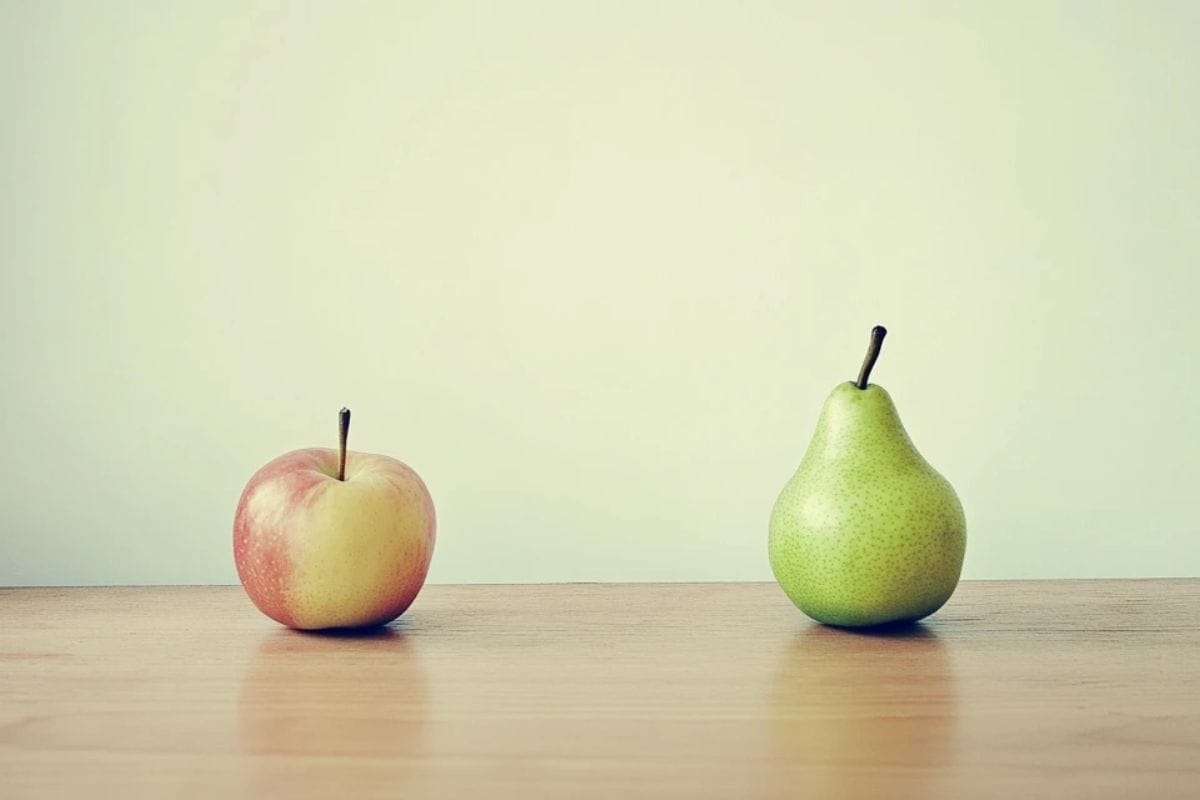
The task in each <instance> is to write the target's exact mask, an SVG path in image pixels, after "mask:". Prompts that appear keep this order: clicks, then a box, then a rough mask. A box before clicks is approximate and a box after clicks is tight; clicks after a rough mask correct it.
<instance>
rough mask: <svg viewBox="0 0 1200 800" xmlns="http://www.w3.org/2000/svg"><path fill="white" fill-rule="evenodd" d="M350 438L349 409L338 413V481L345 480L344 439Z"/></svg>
mask: <svg viewBox="0 0 1200 800" xmlns="http://www.w3.org/2000/svg"><path fill="white" fill-rule="evenodd" d="M348 438H350V409H348V408H343V409H342V410H341V411H339V412H338V442H339V444H338V476H337V478H338V480H339V481H344V480H346V439H348Z"/></svg>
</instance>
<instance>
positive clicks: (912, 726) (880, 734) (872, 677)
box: [767, 624, 958, 797]
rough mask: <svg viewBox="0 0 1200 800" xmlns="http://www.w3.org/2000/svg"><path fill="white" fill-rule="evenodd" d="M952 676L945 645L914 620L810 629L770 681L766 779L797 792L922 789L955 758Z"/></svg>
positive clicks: (884, 793) (897, 793) (783, 654)
mask: <svg viewBox="0 0 1200 800" xmlns="http://www.w3.org/2000/svg"><path fill="white" fill-rule="evenodd" d="M955 683H956V682H955V675H954V669H953V664H952V661H951V658H950V655H949V653H947V651H946V648H945V646H944V644H943V643H942V642H941V641H940V640H939V639H938V637H937V636H936V634H934V633H933V632H932V631H931V630H929V629H927V628H925V627H924V626H922V625H920V624H915V625H909V626H907V627H904V628H901V629H897V630H894V631H892V632H888V633H879V634H858V633H845V632H841V631H837V630H833V629H830V628H825V627H821V626H818V625H812V626H810V627H809V628H808V629H807V630H805V631H803V632H802V633H800V634H798V635H797V636H796V638H795V639H793V640H792V641H790V642H789V643H788V644H787V646H786V647H785V648H784V649H783V650H782V651H780V653H779V656H778V660H777V662H776V666H775V670H774V674H773V675H772V678H771V683H770V689H769V695H768V698H767V717H768V719H769V723H768V727H767V736H768V739H769V751H770V753H771V756H772V758H771V762H770V763H771V765H772V769H771V771H770V774H771V778H770V780H771V784H772V785H777V786H779V787H781V788H785V787H790V789H791V791H794V792H796V796H813V797H859V796H868V797H911V796H920V795H921V794H922V793H923V792H922V791H919V790H922V789H924V790H928V789H929V788H931V784H932V783H933V782H935V781H936V780H937V778H938V776H939V775H942V774H944V770H945V768H946V766H947V764H951V763H953V762H954V761H955V752H954V749H955V741H956V739H955V728H956V726H957V718H958V714H957V705H958V698H957V690H956V685H955Z"/></svg>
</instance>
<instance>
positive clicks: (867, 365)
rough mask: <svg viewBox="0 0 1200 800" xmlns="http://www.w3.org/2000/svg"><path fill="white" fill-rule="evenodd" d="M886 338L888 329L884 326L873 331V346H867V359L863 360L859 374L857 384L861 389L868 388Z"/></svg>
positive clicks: (877, 326)
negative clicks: (868, 382)
mask: <svg viewBox="0 0 1200 800" xmlns="http://www.w3.org/2000/svg"><path fill="white" fill-rule="evenodd" d="M885 336H887V328H885V327H883V326H882V325H876V326H875V327H874V328H872V329H871V344H870V345H868V346H867V357H866V358H864V359H863V364H862V369H861V370H859V372H858V383H856V384H855V386H857V387H858V388H859V389H866V388H867V379H868V378H870V377H871V370H872V369H873V368H874V367H875V362H876V361H877V360H878V359H879V351H880V350H881V349H882V348H883V337H885Z"/></svg>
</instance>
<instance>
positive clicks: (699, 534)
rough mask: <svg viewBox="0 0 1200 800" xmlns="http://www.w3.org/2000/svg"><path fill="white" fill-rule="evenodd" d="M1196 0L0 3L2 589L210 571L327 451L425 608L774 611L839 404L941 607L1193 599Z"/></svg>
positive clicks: (1199, 382)
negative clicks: (466, 596)
mask: <svg viewBox="0 0 1200 800" xmlns="http://www.w3.org/2000/svg"><path fill="white" fill-rule="evenodd" d="M1198 42H1200V4H1198V3H1188V2H1180V3H1174V4H1169V3H1150V2H1125V3H1092V2H1087V3H1076V4H1062V3H1050V2H1042V1H1041V0H1039V2H1032V3H1015V2H984V3H960V2H946V3H890V2H888V3H870V4H862V3H821V4H811V3H809V4H805V3H794V2H781V3H775V4H766V3H757V4H750V5H744V4H740V3H739V4H734V3H695V2H685V3H674V4H661V3H641V2H638V3H633V2H630V3H586V4H585V3H572V2H562V0H555V2H545V3H533V2H516V3H495V4H479V5H466V4H459V3H449V2H436V3H422V4H417V3H376V4H364V3H332V2H330V3H313V4H308V3H247V2H242V0H239V1H238V2H219V3H218V2H208V1H207V0H206V1H205V2H187V3H157V2H140V3H131V4H126V3H117V2H99V3H78V2H69V3H52V2H41V1H39V2H33V1H32V0H31V1H30V2H19V3H14V2H11V0H6V1H5V2H0V101H2V102H3V109H4V116H3V123H2V125H0V137H2V139H0V141H2V148H0V266H2V269H3V271H2V273H0V292H2V293H0V326H2V327H0V334H2V341H0V391H2V392H3V394H2V397H3V413H2V414H0V441H3V442H4V444H5V449H6V452H7V454H8V457H7V458H6V459H4V462H3V466H2V467H0V528H2V534H0V535H2V538H0V584H8V583H15V584H24V583H107V582H115V583H126V582H130V583H144V582H149V583H154V582H230V581H233V580H235V574H234V571H233V567H232V560H231V555H230V546H229V525H230V520H231V516H232V513H233V507H234V504H235V503H236V501H237V497H238V493H239V492H240V490H241V487H242V484H243V483H244V481H245V480H246V478H247V477H249V475H250V474H251V473H252V472H253V471H254V470H255V469H256V468H257V467H258V466H259V465H260V464H261V463H262V462H264V461H266V460H267V459H268V458H270V457H271V456H274V455H276V454H278V453H280V452H282V451H285V450H288V449H291V448H294V447H299V446H308V445H316V444H328V445H333V444H334V442H335V415H336V410H337V408H338V407H339V406H340V405H342V404H347V405H349V406H351V408H353V410H354V412H355V429H354V432H353V434H352V443H353V445H356V446H357V447H359V448H362V449H368V450H376V451H382V452H387V453H391V454H393V455H396V456H398V457H400V458H402V459H404V460H406V461H408V462H409V463H411V464H412V465H413V466H415V467H416V468H417V469H418V470H419V471H420V472H421V473H422V475H424V477H425V478H426V480H427V482H428V483H429V486H430V487H431V489H432V491H433V494H434V497H435V499H436V501H437V503H438V508H439V512H440V520H441V527H440V538H439V544H438V551H437V554H436V556H435V558H434V567H433V572H432V574H431V580H434V581H546V580H581V579H601V580H622V579H624V580H649V579H667V580H687V579H766V578H768V577H769V575H770V573H769V569H768V566H767V560H766V522H767V517H768V514H769V512H770V508H771V504H772V502H773V501H774V499H775V495H776V493H777V492H778V490H779V489H780V487H782V485H783V484H784V482H785V481H786V480H787V478H788V477H789V476H790V474H791V472H792V470H793V469H794V467H795V466H796V464H797V462H798V461H799V458H800V456H801V454H802V453H803V450H804V447H805V445H806V443H807V441H808V437H809V434H810V432H811V429H812V425H813V424H814V422H815V420H816V415H817V411H818V409H819V407H820V405H821V402H822V401H823V400H824V398H825V395H826V394H827V393H828V391H829V390H830V389H831V388H832V386H833V385H834V384H835V383H836V382H838V381H841V380H847V379H849V378H851V377H853V375H854V373H855V372H856V370H857V368H858V363H859V360H860V358H861V355H862V350H863V347H864V346H865V344H866V340H867V332H868V329H869V328H870V326H871V324H873V323H875V322H883V323H886V324H887V325H888V326H889V327H890V328H891V330H892V336H891V338H890V339H889V342H888V345H887V347H886V348H885V353H884V356H883V359H882V361H881V362H880V365H879V367H878V369H877V371H876V377H877V379H878V381H879V382H880V383H881V384H883V385H884V386H886V387H887V388H888V389H889V390H890V391H891V393H892V395H893V397H894V398H895V399H896V402H897V404H898V406H899V408H900V411H901V414H902V416H903V417H904V418H905V420H906V421H907V424H908V427H909V431H910V433H911V434H912V436H913V438H914V440H915V441H916V443H917V445H918V446H919V447H920V448H921V449H922V450H923V452H924V453H925V455H926V456H927V457H928V458H929V460H930V461H931V462H932V463H933V464H935V465H936V466H938V467H939V468H940V469H941V470H942V471H943V472H944V473H945V474H946V475H947V476H948V477H949V478H950V480H951V481H952V482H953V483H954V485H955V486H956V487H958V489H959V493H960V494H961V496H962V498H963V502H964V505H965V507H966V509H967V516H968V520H969V538H970V542H969V547H968V554H967V568H966V571H967V574H968V575H969V576H971V577H1018V576H1103V575H1132V576H1145V575H1196V574H1200V545H1197V537H1196V534H1197V532H1198V531H1197V522H1196V519H1197V516H1196V512H1195V497H1196V485H1195V481H1196V478H1197V476H1198V475H1200V465H1198V464H1197V460H1198V454H1200V411H1198V409H1200V401H1198V399H1197V398H1198V396H1200V378H1198V376H1197V372H1196V356H1197V352H1198V349H1200V348H1198V347H1197V344H1196V341H1197V337H1198V336H1200V323H1197V320H1196V316H1195V310H1194V309H1195V304H1196V297H1197V293H1198V291H1200V279H1198V278H1197V269H1198V268H1200V46H1198V45H1197V43H1198Z"/></svg>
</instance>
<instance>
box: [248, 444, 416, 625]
mask: <svg viewBox="0 0 1200 800" xmlns="http://www.w3.org/2000/svg"><path fill="white" fill-rule="evenodd" d="M337 472H338V453H337V452H336V451H334V450H328V449H324V448H310V449H306V450H295V451H293V452H290V453H285V454H284V455H282V456H279V457H278V458H276V459H274V460H273V461H271V462H269V463H267V464H266V465H264V466H263V467H262V468H261V469H260V470H259V471H258V472H256V473H254V475H253V477H251V478H250V481H249V482H248V483H247V484H246V488H245V489H244V490H243V491H242V497H241V500H239V502H238V506H237V512H236V514H235V515H234V521H233V554H234V561H235V562H236V563H237V570H238V577H239V578H240V579H241V581H242V585H243V586H244V587H245V588H246V593H247V594H249V595H250V599H251V600H253V601H254V604H255V605H256V606H258V608H259V610H261V611H262V612H263V613H264V614H266V615H267V616H268V617H270V618H271V619H274V620H276V621H277V622H280V623H282V624H284V625H287V626H288V627H291V628H299V629H303V630H315V629H321V628H360V627H369V626H374V625H383V624H385V623H388V622H391V621H392V620H394V619H395V618H396V617H398V616H400V615H401V614H403V613H404V611H405V610H406V609H407V608H408V607H409V605H411V604H412V602H413V600H414V599H416V596H417V593H418V592H420V591H421V587H422V586H423V585H424V584H425V576H426V575H427V574H428V572H429V562H430V559H431V558H432V557H433V545H434V540H435V538H436V531H437V521H436V518H435V514H434V510H433V499H432V498H431V497H430V496H429V490H428V489H426V488H425V484H424V483H423V482H422V481H421V478H420V477H419V476H418V475H417V473H416V472H414V471H413V470H412V469H410V468H409V467H408V466H407V465H405V464H403V463H401V462H400V461H397V460H396V459H394V458H389V457H388V456H381V455H374V454H371V453H354V452H350V453H347V454H346V479H345V480H344V481H342V480H338V478H337Z"/></svg>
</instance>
